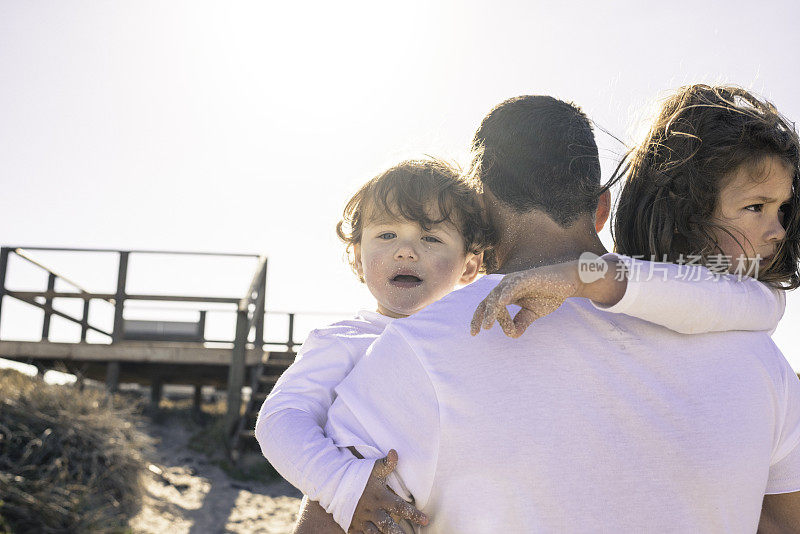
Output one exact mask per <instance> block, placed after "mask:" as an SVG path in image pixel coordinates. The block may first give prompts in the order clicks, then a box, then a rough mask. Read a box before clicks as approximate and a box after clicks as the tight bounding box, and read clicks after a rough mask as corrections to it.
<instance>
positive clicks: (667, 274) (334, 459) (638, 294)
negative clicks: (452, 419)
mask: <svg viewBox="0 0 800 534" xmlns="http://www.w3.org/2000/svg"><path fill="white" fill-rule="evenodd" d="M620 257H621V258H622V259H623V261H625V263H626V265H627V266H628V269H629V275H628V276H629V280H628V287H627V289H626V292H625V295H624V297H623V298H622V300H620V302H619V303H617V304H616V305H615V306H612V307H610V308H605V309H604V310H605V311H610V312H616V313H624V314H627V315H631V316H634V317H639V318H642V319H645V320H647V321H650V322H653V323H656V324H659V325H662V326H665V327H667V328H670V329H672V330H675V331H678V332H683V333H700V332H712V331H719V330H766V331H771V330H774V328H775V327H776V325H777V323H778V321H779V319H780V317H781V316H782V314H783V310H784V306H785V299H784V297H783V293H782V292H780V291H774V290H770V289H768V288H767V287H766V286H764V285H763V284H761V283H759V282H757V281H755V280H752V279H749V278H745V279H743V280H742V281H741V282H740V281H737V280H734V279H730V278H728V279H724V278H723V279H720V280H713V279H711V278H710V277H709V276H708V275H709V274H710V273H709V272H708V270H706V269H704V268H702V267H699V268H698V269H700V274H701V276H700V277H699V280H697V281H692V280H694V279H695V278H698V277H697V276H694V275H693V276H691V277H687V276H686V269H685V268H683V269H682V268H681V267H680V266H677V265H673V264H649V263H648V262H642V261H640V260H633V259H630V258H626V257H624V256H620ZM651 265H652V266H657V267H658V268H657V269H656V270H655V271H654V272H653V275H652V276H648V268H649V266H651ZM467 311H469V314H470V315H471V313H472V310H467ZM391 321H392V319H390V318H388V317H385V316H382V315H380V314H377V313H374V312H367V311H362V312H359V314H358V316H357V317H355V318H354V319H352V320H348V321H342V322H339V323H335V324H333V325H330V326H328V327H325V328H321V329H318V330H315V331H313V332H312V333H311V334H310V335H309V337H308V338H307V340H306V342H305V343H304V344H303V347H302V349H301V350H300V353H299V354H298V357H297V360H296V362H295V363H294V364H293V365H292V366H291V367H290V368H289V370H287V372H286V373H285V374H284V375H283V376H282V377H281V379H280V380H279V381H278V383H277V384H276V386H275V388H273V391H272V393H271V394H270V396H269V397H268V398H267V400H266V401H265V402H264V404H263V406H262V407H261V410H260V413H259V418H258V422H257V423H256V437H257V439H258V441H259V444H260V445H261V449H262V452H263V453H264V455H265V456H266V457H267V459H269V461H270V462H271V463H272V465H273V466H274V467H275V469H276V470H277V471H278V472H279V473H280V474H281V475H282V476H283V477H284V478H285V479H286V480H288V481H289V482H290V483H292V484H293V485H295V486H296V487H298V488H299V489H300V490H301V491H303V492H304V493H305V494H307V495H308V496H309V498H310V499H312V500H316V501H319V502H320V504H321V505H322V506H323V507H324V508H325V509H326V510H327V511H328V512H330V513H332V514H333V516H334V518H335V519H336V521H337V522H338V523H339V525H340V526H342V528H343V529H344V530H345V531H346V530H347V528H348V527H349V524H350V519H351V518H352V514H353V511H354V509H355V505H356V504H357V502H358V498H360V496H361V493H362V492H363V489H364V486H365V485H366V481H367V479H368V477H369V474H370V472H371V470H372V466H373V463H374V458H375V457H377V456H375V455H374V454H372V455H371V456H372V457H371V458H370V459H364V460H354V457H353V456H352V455H351V454H350V452H349V451H347V450H346V449H344V448H340V447H337V446H336V444H334V442H333V441H332V440H331V439H330V438H329V437H328V436H326V435H325V433H324V432H323V430H322V427H323V426H324V425H325V421H326V418H327V412H328V409H329V408H330V406H331V404H332V403H333V401H334V399H335V397H336V394H335V392H334V388H335V387H336V386H337V385H338V384H339V383H340V382H341V381H342V380H343V379H344V377H345V376H347V374H348V373H349V372H350V371H351V370H352V369H353V367H354V365H356V363H357V362H358V361H359V360H360V359H361V358H362V357H363V355H364V354H365V353H366V352H367V348H368V347H369V346H370V345H371V344H372V342H373V341H374V340H375V339H376V338H377V337H378V336H379V335H380V334H381V333H382V332H383V330H384V328H385V327H386V326H387V325H388V324H389V323H390V322H391ZM468 326H469V325H468V324H466V325H465V327H468ZM487 364H489V365H491V361H487ZM386 374H387V377H386V379H389V380H391V379H393V378H394V377H393V370H392V369H387V370H386ZM340 445H341V443H340ZM362 448H363V446H362ZM363 452H364V451H363V450H362V453H363ZM372 452H374V453H376V454H377V452H376V451H372ZM365 456H366V455H365ZM402 461H403V460H402V458H401V462H402ZM345 480H346V481H347V483H344V481H345ZM393 489H395V491H397V492H398V493H399V494H401V495H402V494H404V493H406V494H407V492H405V491H404V489H403V488H402V487H399V486H398V483H397V481H396V480H395V483H394V485H393Z"/></svg>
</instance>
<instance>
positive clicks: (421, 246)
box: [354, 217, 481, 317]
mask: <svg viewBox="0 0 800 534" xmlns="http://www.w3.org/2000/svg"><path fill="white" fill-rule="evenodd" d="M354 253H355V258H356V269H357V270H358V273H359V274H360V275H361V276H362V277H363V278H364V280H365V281H366V283H367V287H368V288H369V291H370V293H372V295H373V296H374V297H375V298H376V299H377V301H378V312H379V313H382V314H384V315H387V316H389V317H406V316H408V315H411V314H412V313H416V312H418V311H419V310H421V309H422V308H424V307H425V306H427V305H428V304H431V303H432V302H435V301H437V300H439V299H440V298H442V297H443V296H444V295H446V294H447V293H449V292H450V291H452V290H453V288H454V287H455V286H456V284H467V283H469V282H471V281H472V280H474V279H475V276H476V275H477V274H478V269H479V268H480V263H481V256H480V255H475V254H472V253H469V254H465V253H464V238H463V237H462V236H461V233H460V232H459V231H458V229H457V228H456V227H455V226H454V225H453V224H452V223H449V222H443V223H439V224H436V225H433V226H432V227H431V229H430V230H429V231H426V230H424V229H423V228H422V227H421V226H420V225H419V223H417V222H414V221H409V220H406V219H396V218H393V217H371V218H370V219H369V220H368V222H367V223H366V224H365V225H364V228H363V231H362V234H361V243H360V244H357V245H356V246H355V247H354Z"/></svg>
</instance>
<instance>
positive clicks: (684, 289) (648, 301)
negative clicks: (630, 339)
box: [589, 254, 786, 334]
mask: <svg viewBox="0 0 800 534" xmlns="http://www.w3.org/2000/svg"><path fill="white" fill-rule="evenodd" d="M603 259H606V260H610V261H611V262H613V261H614V260H617V263H616V266H617V267H618V269H617V273H616V274H617V276H615V278H621V276H619V275H620V274H624V278H625V279H626V289H625V291H624V294H623V296H622V297H621V299H620V300H619V301H618V302H616V303H614V302H610V303H609V302H606V303H605V304H604V303H603V302H602V301H595V300H594V299H592V302H593V303H594V304H595V307H597V308H598V309H601V310H604V311H610V312H614V313H624V314H627V315H630V316H633V317H637V318H639V319H644V320H646V321H650V322H651V323H655V324H659V325H662V326H665V327H667V328H670V329H671V330H675V331H676V332H680V333H683V334H701V333H706V332H721V331H727V330H763V331H768V332H769V333H770V334H772V332H774V331H775V329H776V328H777V326H778V322H779V321H780V319H781V317H783V313H784V310H785V308H786V294H785V292H784V291H783V290H780V289H773V288H771V287H769V286H767V285H766V284H762V283H761V282H759V281H758V280H755V279H754V278H750V277H746V276H741V277H740V276H736V275H730V274H726V275H723V276H718V275H715V274H714V273H712V272H711V271H710V270H709V269H707V268H706V267H703V266H701V265H678V264H674V263H661V262H648V261H643V260H637V259H634V258H630V257H627V256H622V255H619V254H606V255H604V256H603ZM623 270H624V273H621V272H620V271H623ZM603 283H604V284H609V282H607V281H603V282H601V284H603ZM589 291H590V292H591V290H589ZM609 304H610V305H609Z"/></svg>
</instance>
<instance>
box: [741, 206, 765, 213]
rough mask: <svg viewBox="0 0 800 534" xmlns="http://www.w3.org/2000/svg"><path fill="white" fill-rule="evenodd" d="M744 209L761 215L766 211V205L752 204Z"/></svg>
mask: <svg viewBox="0 0 800 534" xmlns="http://www.w3.org/2000/svg"><path fill="white" fill-rule="evenodd" d="M751 208H752V209H751ZM744 209H746V210H748V211H752V212H754V213H761V210H762V209H764V204H750V205H749V206H747V207H745V208H744Z"/></svg>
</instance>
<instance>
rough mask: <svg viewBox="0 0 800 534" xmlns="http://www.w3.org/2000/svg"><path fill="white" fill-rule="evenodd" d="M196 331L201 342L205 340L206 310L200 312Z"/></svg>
mask: <svg viewBox="0 0 800 534" xmlns="http://www.w3.org/2000/svg"><path fill="white" fill-rule="evenodd" d="M197 329H198V330H199V332H198V333H199V334H200V339H201V340H202V341H205V340H206V310H200V320H199V321H198V323H197Z"/></svg>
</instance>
